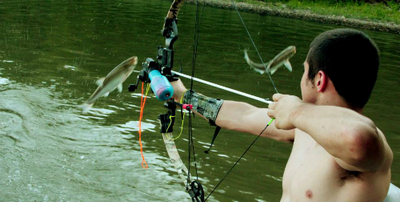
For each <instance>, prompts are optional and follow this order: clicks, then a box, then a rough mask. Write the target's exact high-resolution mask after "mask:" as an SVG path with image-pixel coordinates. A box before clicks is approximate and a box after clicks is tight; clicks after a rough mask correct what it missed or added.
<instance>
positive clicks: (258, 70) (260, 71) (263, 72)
mask: <svg viewBox="0 0 400 202" xmlns="http://www.w3.org/2000/svg"><path fill="white" fill-rule="evenodd" d="M251 68H252V69H253V70H254V71H256V72H258V73H260V74H265V72H266V71H265V70H260V69H257V68H254V67H251Z"/></svg>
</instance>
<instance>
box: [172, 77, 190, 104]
mask: <svg viewBox="0 0 400 202" xmlns="http://www.w3.org/2000/svg"><path fill="white" fill-rule="evenodd" d="M171 86H172V87H173V88H174V95H173V96H172V98H174V101H175V102H180V100H181V96H182V93H183V92H185V91H186V90H187V89H186V87H185V86H184V85H183V83H182V81H181V80H180V79H178V80H177V81H173V82H171Z"/></svg>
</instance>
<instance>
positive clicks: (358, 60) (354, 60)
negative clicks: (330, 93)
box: [307, 29, 379, 109]
mask: <svg viewBox="0 0 400 202" xmlns="http://www.w3.org/2000/svg"><path fill="white" fill-rule="evenodd" d="M307 62H308V64H309V72H308V79H309V80H311V81H314V78H315V76H316V75H317V73H318V71H320V70H322V71H323V72H325V74H326V75H327V76H328V77H329V79H331V81H332V83H333V84H334V86H335V88H336V91H337V92H338V93H339V95H340V96H342V97H343V99H344V100H345V101H346V102H347V103H348V104H349V105H350V107H352V108H357V109H361V108H363V107H364V106H365V104H366V103H367V102H368V99H369V97H370V95H371V92H372V89H373V87H374V85H375V82H376V78H377V75H378V67H379V49H378V47H377V46H376V44H375V43H374V42H373V41H372V39H370V38H369V37H368V36H367V35H366V34H364V33H363V32H361V31H357V30H354V29H334V30H330V31H326V32H324V33H322V34H320V35H319V36H317V37H316V38H315V39H314V41H313V42H311V44H310V52H309V53H308V57H307Z"/></svg>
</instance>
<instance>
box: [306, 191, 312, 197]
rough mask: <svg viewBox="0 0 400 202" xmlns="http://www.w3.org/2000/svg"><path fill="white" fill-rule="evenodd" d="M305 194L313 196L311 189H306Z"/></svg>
mask: <svg viewBox="0 0 400 202" xmlns="http://www.w3.org/2000/svg"><path fill="white" fill-rule="evenodd" d="M306 196H307V198H312V196H313V193H312V191H311V190H307V191H306Z"/></svg>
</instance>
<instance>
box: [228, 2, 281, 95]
mask: <svg viewBox="0 0 400 202" xmlns="http://www.w3.org/2000/svg"><path fill="white" fill-rule="evenodd" d="M232 4H233V7H234V8H235V10H236V12H237V14H238V15H239V18H240V21H241V22H242V24H243V27H244V29H245V30H246V32H247V35H249V38H250V41H251V43H252V44H253V46H254V49H255V50H256V52H257V55H258V57H259V58H260V61H261V63H262V64H263V66H264V68H265V69H266V70H267V67H266V66H265V63H264V60H263V59H262V57H261V54H260V52H259V51H258V48H257V46H256V44H255V43H254V40H253V37H251V34H250V32H249V30H248V29H247V26H246V24H245V23H244V20H243V18H242V16H241V15H240V12H239V9H238V8H237V7H236V4H235V1H234V0H232ZM266 72H267V74H268V77H269V80H270V81H271V83H272V86H273V87H274V89H275V91H276V93H279V92H278V89H277V88H276V85H275V83H274V81H273V80H272V77H271V74H270V73H269V71H266Z"/></svg>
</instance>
